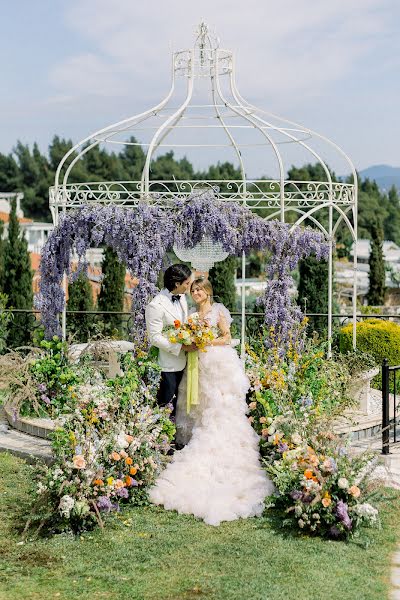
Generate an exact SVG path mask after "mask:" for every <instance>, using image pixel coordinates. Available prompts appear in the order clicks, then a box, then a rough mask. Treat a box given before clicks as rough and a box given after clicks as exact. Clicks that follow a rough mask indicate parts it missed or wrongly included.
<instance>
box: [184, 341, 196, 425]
mask: <svg viewBox="0 0 400 600" xmlns="http://www.w3.org/2000/svg"><path fill="white" fill-rule="evenodd" d="M187 354H188V357H187V392H186V412H187V414H189V413H190V410H191V408H192V406H193V405H195V404H198V403H199V353H198V352H188V353H187Z"/></svg>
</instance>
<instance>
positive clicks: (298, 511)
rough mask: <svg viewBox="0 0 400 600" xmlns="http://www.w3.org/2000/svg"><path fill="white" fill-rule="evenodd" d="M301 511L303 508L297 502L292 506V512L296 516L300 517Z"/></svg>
mask: <svg viewBox="0 0 400 600" xmlns="http://www.w3.org/2000/svg"><path fill="white" fill-rule="evenodd" d="M302 513H303V509H302V508H301V506H300V505H299V504H297V505H296V506H295V507H294V514H295V515H296V517H300V515H302Z"/></svg>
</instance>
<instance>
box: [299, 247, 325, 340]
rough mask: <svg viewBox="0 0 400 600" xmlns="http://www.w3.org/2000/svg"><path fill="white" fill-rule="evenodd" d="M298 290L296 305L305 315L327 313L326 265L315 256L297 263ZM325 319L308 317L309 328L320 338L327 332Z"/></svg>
mask: <svg viewBox="0 0 400 600" xmlns="http://www.w3.org/2000/svg"><path fill="white" fill-rule="evenodd" d="M299 275H300V281H299V288H298V297H297V303H298V305H299V306H300V308H301V309H302V310H303V311H304V310H305V311H306V312H307V313H327V312H328V280H329V277H328V263H327V262H326V261H325V260H321V261H319V260H317V259H316V258H315V256H309V257H308V258H306V259H304V260H301V261H300V263H299ZM327 325H328V321H327V317H310V321H309V328H310V330H311V331H318V333H319V334H320V335H321V336H322V335H324V334H325V333H326V330H327Z"/></svg>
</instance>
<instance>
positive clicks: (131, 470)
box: [129, 467, 137, 475]
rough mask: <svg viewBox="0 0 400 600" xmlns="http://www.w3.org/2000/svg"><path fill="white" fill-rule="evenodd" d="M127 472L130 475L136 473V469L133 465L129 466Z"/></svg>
mask: <svg viewBox="0 0 400 600" xmlns="http://www.w3.org/2000/svg"><path fill="white" fill-rule="evenodd" d="M129 473H130V474H131V475H136V473H137V469H136V468H135V467H131V468H130V469H129Z"/></svg>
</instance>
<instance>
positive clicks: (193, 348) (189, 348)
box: [182, 344, 197, 352]
mask: <svg viewBox="0 0 400 600" xmlns="http://www.w3.org/2000/svg"><path fill="white" fill-rule="evenodd" d="M182 348H183V349H184V351H185V352H196V350H197V346H196V344H189V345H185V344H184V345H183V346H182Z"/></svg>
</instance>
